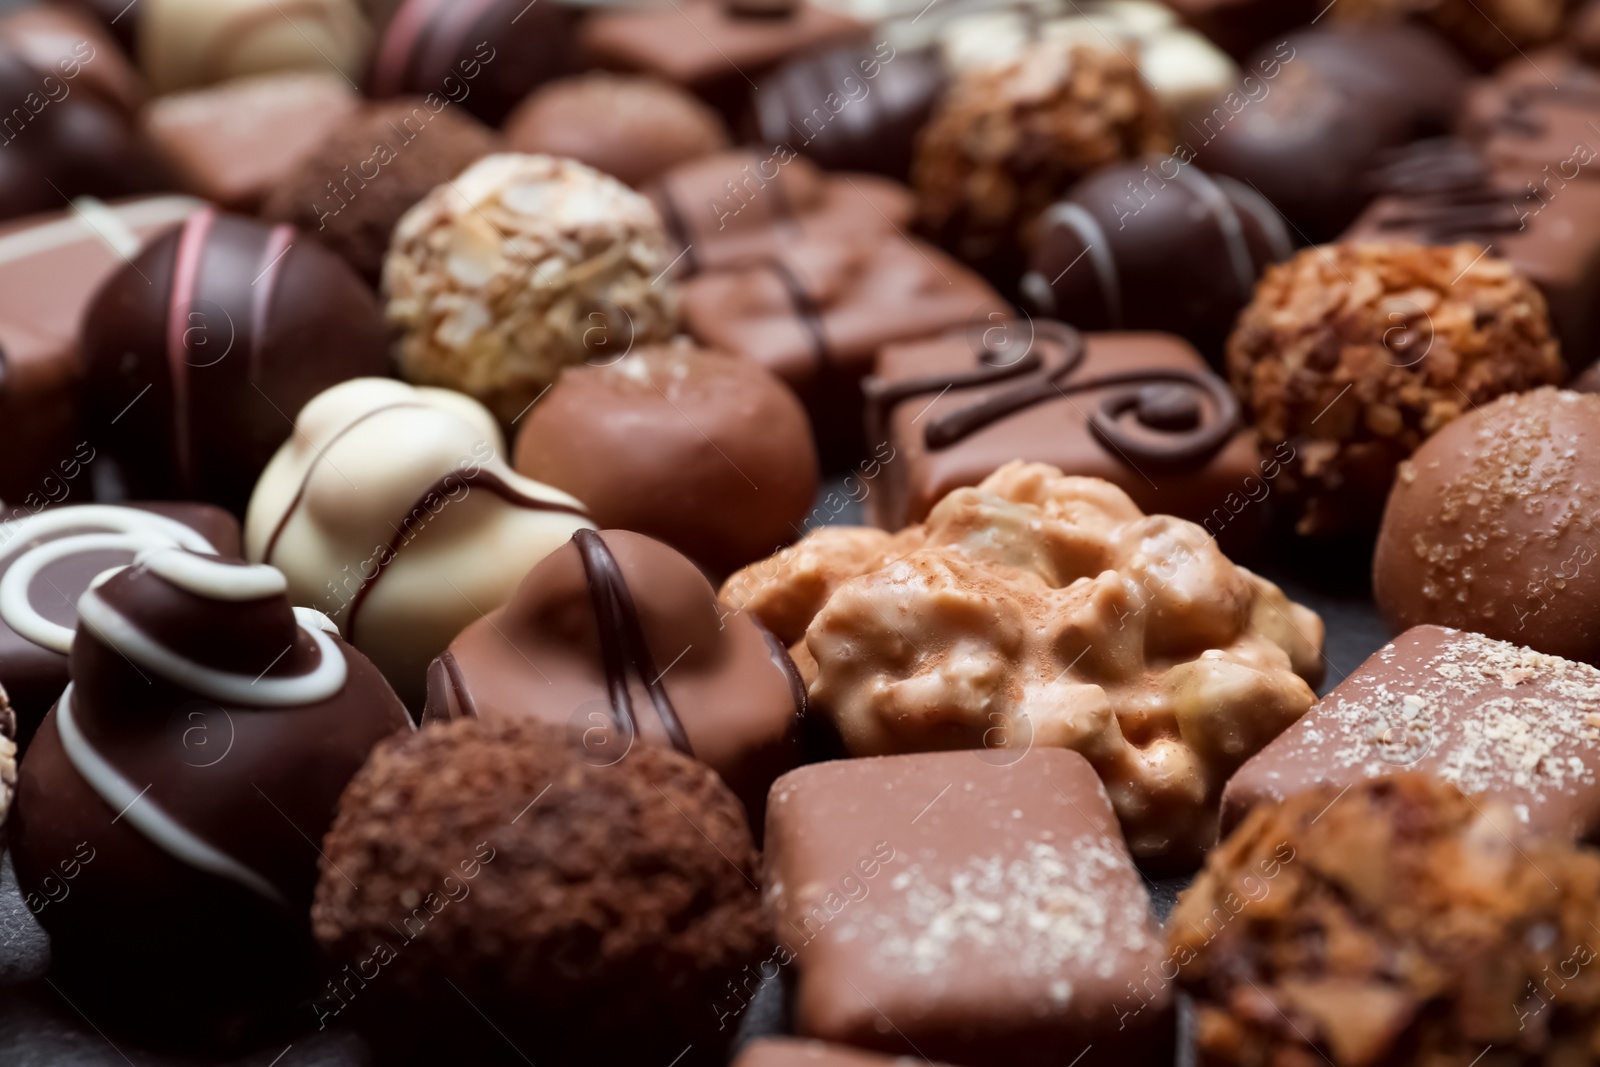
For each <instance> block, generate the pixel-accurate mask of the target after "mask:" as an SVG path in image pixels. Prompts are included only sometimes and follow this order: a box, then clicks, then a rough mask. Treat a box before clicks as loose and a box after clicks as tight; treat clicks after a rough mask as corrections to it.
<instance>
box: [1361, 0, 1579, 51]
mask: <svg viewBox="0 0 1600 1067" xmlns="http://www.w3.org/2000/svg"><path fill="white" fill-rule="evenodd" d="M1571 7H1572V0H1345V2H1344V3H1342V4H1339V5H1337V6H1336V7H1335V8H1334V9H1333V11H1332V12H1331V14H1332V16H1333V19H1332V21H1335V22H1350V23H1369V24H1371V23H1379V24H1381V23H1385V22H1398V21H1400V20H1402V19H1410V18H1420V19H1421V20H1422V21H1424V22H1426V23H1428V24H1429V25H1431V26H1433V27H1434V28H1435V29H1437V30H1438V31H1439V32H1440V33H1442V34H1444V35H1445V36H1446V37H1448V38H1449V39H1450V41H1451V42H1452V43H1453V44H1455V46H1456V47H1457V48H1459V49H1461V50H1462V51H1463V52H1465V53H1466V54H1467V55H1468V56H1470V57H1471V58H1472V59H1473V60H1474V61H1475V62H1477V63H1478V64H1480V65H1482V66H1484V67H1490V66H1493V65H1494V64H1496V63H1499V62H1501V61H1502V60H1507V59H1514V58H1516V57H1517V56H1522V57H1523V58H1524V59H1526V58H1527V57H1526V54H1525V50H1526V49H1530V48H1533V47H1535V46H1537V45H1541V44H1544V43H1545V42H1547V41H1550V40H1552V39H1554V38H1555V37H1556V36H1558V35H1559V34H1560V33H1561V27H1562V24H1563V23H1564V22H1565V20H1566V15H1567V11H1568V9H1570V8H1571Z"/></svg>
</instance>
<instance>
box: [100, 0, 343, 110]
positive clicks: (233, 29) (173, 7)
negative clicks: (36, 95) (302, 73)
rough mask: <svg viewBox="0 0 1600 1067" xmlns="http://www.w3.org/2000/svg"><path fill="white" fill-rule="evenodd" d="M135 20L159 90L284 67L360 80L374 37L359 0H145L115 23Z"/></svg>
mask: <svg viewBox="0 0 1600 1067" xmlns="http://www.w3.org/2000/svg"><path fill="white" fill-rule="evenodd" d="M96 6H97V7H98V6H99V0H96ZM133 20H137V21H138V26H137V28H136V29H134V30H132V35H133V36H134V37H135V38H136V39H137V50H138V56H139V65H140V67H142V68H143V70H144V74H145V77H146V78H148V79H149V81H150V85H151V88H152V89H154V91H155V92H156V93H158V94H164V93H172V92H178V91H180V90H183V89H194V88H198V87H200V86H203V85H212V84H215V83H217V82H223V81H228V80H230V79H233V78H242V77H249V76H251V75H255V74H270V73H273V72H275V71H284V70H321V71H332V72H336V73H338V74H340V75H341V76H343V78H344V79H345V80H346V81H348V82H351V83H352V84H353V83H354V82H355V80H356V79H357V78H359V77H360V73H361V64H362V62H363V61H364V60H365V58H366V55H367V51H368V49H369V47H370V46H371V43H372V29H371V27H370V26H369V25H368V23H367V20H366V17H365V16H364V15H363V14H362V12H361V6H360V5H359V4H358V3H356V2H355V0H294V2H292V3H286V2H280V0H138V2H137V3H134V4H128V5H126V6H125V7H124V9H123V10H122V11H121V12H120V13H118V14H116V15H115V16H114V17H113V19H112V23H111V25H112V29H114V30H115V29H117V28H118V27H120V26H121V24H122V23H125V22H130V21H133Z"/></svg>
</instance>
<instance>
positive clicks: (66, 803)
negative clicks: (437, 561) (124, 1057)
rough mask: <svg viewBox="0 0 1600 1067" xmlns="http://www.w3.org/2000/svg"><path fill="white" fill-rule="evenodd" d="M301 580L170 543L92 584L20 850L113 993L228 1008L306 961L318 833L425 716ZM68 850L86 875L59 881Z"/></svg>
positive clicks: (140, 1006) (287, 985)
mask: <svg viewBox="0 0 1600 1067" xmlns="http://www.w3.org/2000/svg"><path fill="white" fill-rule="evenodd" d="M62 543H63V542H61V541H56V542H50V543H47V544H46V545H43V546H41V547H40V548H36V549H34V550H33V553H34V555H35V556H41V555H42V556H45V557H48V556H50V555H52V554H58V551H57V550H56V549H55V548H54V547H53V546H59V545H61V544H62ZM29 564H30V561H29V559H28V557H26V556H25V557H24V558H23V559H22V560H21V561H20V563H18V564H15V565H13V571H12V573H16V569H17V567H19V566H23V567H25V566H28V565H29ZM287 587H288V583H287V582H286V581H285V580H284V577H283V575H282V574H281V573H280V572H279V571H277V570H276V569H274V568H272V567H262V566H251V565H248V564H245V563H244V562H243V561H242V560H234V559H225V558H222V557H218V556H210V555H200V554H196V553H191V552H188V551H186V550H184V549H180V548H173V547H158V548H152V549H148V550H146V551H143V552H141V553H139V555H138V556H136V557H135V560H134V563H133V565H132V566H129V567H123V568H119V569H117V570H115V571H113V572H111V573H109V574H108V575H104V576H102V578H101V579H99V580H97V582H96V583H95V584H94V585H92V586H91V587H90V589H89V590H88V591H87V592H85V593H84V594H83V596H82V597H81V598H80V599H79V601H78V612H79V615H80V617H81V618H82V619H83V620H84V622H85V623H86V625H85V626H83V627H81V628H80V629H79V630H78V633H77V635H76V636H75V637H74V638H73V641H72V652H71V657H70V659H71V673H72V683H71V684H70V685H69V686H68V687H67V690H66V692H65V693H63V694H62V696H61V699H60V701H58V702H57V704H56V706H55V708H53V709H52V710H51V712H50V714H49V716H48V717H47V718H46V719H45V722H44V725H43V726H42V727H41V728H40V730H39V733H38V736H37V737H36V738H35V739H34V743H33V745H32V747H31V748H30V749H29V751H28V755H27V757H26V758H25V759H24V761H23V767H22V771H21V781H20V783H19V789H18V803H17V810H16V812H15V815H14V820H13V824H12V831H13V832H12V844H11V852H12V856H13V858H14V860H15V863H16V869H17V880H18V884H19V886H20V887H21V890H22V893H23V896H24V899H25V900H29V901H37V902H38V903H37V905H36V906H34V907H33V908H32V910H33V911H34V913H35V914H36V916H37V917H38V919H39V921H40V922H41V923H42V924H43V925H44V927H45V929H46V930H47V931H48V932H49V933H50V937H51V949H52V956H53V960H54V968H55V973H56V974H57V975H58V976H59V979H60V980H61V981H66V982H71V983H72V984H73V985H74V986H75V987H79V988H81V989H82V990H83V991H84V992H85V994H87V995H88V996H89V997H90V998H91V1002H93V1003H95V1004H96V1007H97V1008H102V1007H103V1008H104V1009H105V1010H107V1011H118V1012H122V1011H126V1012H128V1013H129V1014H137V1015H141V1016H151V1015H153V1014H155V1013H158V1012H160V1011H161V1007H160V1006H161V1005H162V1004H166V1005H169V1007H168V1009H167V1010H168V1011H169V1012H170V1011H172V1010H177V1011H182V1012H186V1013H190V1014H193V1013H195V1012H197V1011H199V1012H211V1011H217V1010H222V1009H224V1008H226V1009H228V1010H229V1011H230V1012H231V1011H233V1010H238V1009H241V1008H242V1007H243V1006H244V1005H254V1004H260V1003H262V1002H265V1001H268V1000H271V999H273V998H274V997H276V996H277V995H280V994H287V993H292V992H294V991H296V989H297V988H298V983H297V981H296V979H302V980H303V979H305V978H308V977H309V974H308V972H307V969H306V968H307V964H308V961H309V959H310V955H309V954H310V950H311V943H310V937H309V934H310V930H309V923H308V913H309V910H310V905H311V897H312V891H313V888H314V886H315V883H316V878H317V861H318V851H317V842H318V841H320V840H321V837H322V835H323V833H324V832H325V831H326V830H327V827H328V825H329V824H330V823H331V822H332V819H333V815H334V810H335V807H336V805H337V802H338V798H339V794H340V792H341V791H342V790H343V788H344V786H345V783H346V782H348V781H349V779H350V777H351V775H353V774H354V773H355V772H356V770H357V769H358V768H359V767H360V766H361V764H362V762H363V761H364V760H365V759H366V756H367V753H368V751H369V750H370V749H371V748H372V746H373V745H374V744H376V743H377V742H378V741H380V740H381V739H383V738H384V737H386V736H388V735H389V734H392V733H394V732H396V731H398V730H406V729H408V728H409V722H408V719H407V717H406V714H405V709H404V708H403V707H402V706H401V704H400V701H399V700H398V699H397V698H396V697H395V695H394V693H393V691H392V690H390V688H389V687H388V685H387V684H386V683H385V682H384V680H383V678H382V676H381V675H379V673H378V670H377V668H376V667H374V666H373V665H372V664H371V663H370V662H369V661H368V660H367V659H366V657H364V656H362V655H361V654H360V653H358V652H356V651H355V650H354V649H352V648H350V647H349V646H348V645H346V644H345V643H344V642H343V641H341V640H340V639H339V638H338V636H337V631H336V630H335V629H334V627H333V625H332V623H330V622H329V621H328V619H327V618H326V617H325V616H323V615H321V614H320V613H318V612H315V611H309V610H306V609H303V608H292V607H290V604H289V599H288V597H286V596H285V595H284V593H285V591H286V589H287ZM31 626H32V628H34V629H39V630H48V629H51V628H55V629H58V630H65V628H64V627H59V626H58V625H57V624H55V623H52V622H51V621H50V620H48V619H45V618H43V617H36V618H34V619H32V621H31ZM65 862H75V863H76V868H75V869H76V876H75V877H74V878H73V879H72V881H71V892H70V893H68V894H66V895H62V894H60V893H59V892H49V891H48V890H49V885H48V884H47V881H46V880H47V879H52V878H54V877H55V876H56V874H57V871H58V869H59V867H60V865H61V864H62V863H65ZM102 995H104V997H105V999H106V1002H105V1003H102V1001H101V996H102ZM80 1003H83V1002H81V1001H80ZM91 1010H92V1009H91Z"/></svg>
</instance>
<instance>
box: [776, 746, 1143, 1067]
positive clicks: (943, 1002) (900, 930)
mask: <svg viewBox="0 0 1600 1067" xmlns="http://www.w3.org/2000/svg"><path fill="white" fill-rule="evenodd" d="M1011 755H1016V754H1015V753H1012V754H1011ZM993 756H994V753H975V752H937V753H924V754H919V755H910V756H886V757H881V758H875V759H853V760H839V761H837V762H832V763H817V764H812V765H810V766H808V767H802V768H800V769H799V770H796V771H792V772H790V773H789V774H786V775H784V776H783V777H782V778H780V779H778V781H777V782H776V783H775V784H774V785H773V787H772V794H771V797H770V799H769V802H768V808H767V835H766V843H767V889H766V892H767V899H768V902H769V904H770V905H771V907H772V911H773V916H774V919H775V920H776V925H777V937H778V939H779V951H780V952H781V953H784V954H785V955H786V956H792V961H793V966H794V967H795V969H796V982H795V1001H794V1013H795V1014H794V1017H795V1025H796V1029H797V1031H798V1032H799V1033H801V1034H804V1035H806V1036H809V1037H815V1038H819V1039H822V1040H824V1041H833V1042H839V1043H841V1044H847V1045H854V1046H857V1047H861V1048H866V1049H873V1050H876V1051H880V1052H885V1053H892V1054H898V1055H912V1056H917V1057H926V1058H928V1059H930V1060H937V1059H947V1060H950V1061H951V1062H953V1063H961V1064H969V1065H971V1067H1002V1065H1004V1067H1034V1065H1037V1067H1045V1065H1047V1064H1049V1065H1059V1064H1066V1063H1074V1062H1076V1063H1077V1064H1078V1067H1089V1065H1092V1064H1118V1065H1123V1067H1125V1065H1126V1064H1130V1063H1163V1062H1165V1063H1170V1062H1171V1057H1172V1038H1173V1032H1172V1011H1171V1001H1170V998H1169V996H1168V995H1167V993H1166V992H1165V990H1164V989H1163V990H1162V992H1159V993H1155V994H1152V993H1150V992H1149V991H1148V989H1149V987H1148V986H1147V985H1139V984H1137V983H1138V982H1139V980H1140V979H1141V977H1142V976H1143V973H1144V969H1145V968H1147V967H1149V968H1156V967H1157V966H1158V965H1159V964H1160V962H1161V959H1162V943H1161V937H1160V934H1159V933H1158V932H1157V929H1156V926H1155V923H1154V921H1153V919H1152V917H1151V915H1150V902H1149V897H1148V896H1147V895H1146V893H1145V888H1144V885H1143V883H1142V882H1141V881H1140V877H1141V876H1140V874H1139V872H1138V871H1137V870H1136V869H1135V868H1134V866H1133V862H1132V860H1131V859H1129V856H1128V852H1127V848H1126V847H1125V846H1124V844H1123V840H1122V835H1121V831H1120V830H1119V828H1118V826H1117V820H1116V816H1115V815H1114V814H1113V813H1112V810H1111V802H1110V800H1109V799H1108V798H1107V796H1106V792H1105V789H1104V788H1103V787H1102V786H1101V784H1100V780H1099V778H1098V777H1097V776H1096V775H1095V772H1094V769H1093V768H1092V767H1090V765H1089V763H1088V761H1087V760H1085V759H1084V758H1083V757H1082V756H1080V755H1078V754H1077V753H1075V752H1071V751H1068V750H1065V749H1034V750H1032V751H1029V752H1027V753H1026V754H1023V755H1022V756H1021V757H1020V758H1018V759H1016V761H1015V762H1012V763H1009V764H1004V763H1001V762H1000V761H998V760H996V759H994V758H993ZM780 958H782V957H780ZM1080 1055H1081V1056H1082V1059H1081V1060H1076V1059H1075V1057H1078V1056H1080Z"/></svg>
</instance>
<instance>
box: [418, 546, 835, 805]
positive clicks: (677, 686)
mask: <svg viewBox="0 0 1600 1067" xmlns="http://www.w3.org/2000/svg"><path fill="white" fill-rule="evenodd" d="M804 713H805V689H804V686H803V685H802V684H801V681H800V676H799V674H798V672H796V670H795V668H794V664H793V663H792V662H790V660H789V655H788V653H787V652H785V651H784V649H783V646H782V645H781V644H779V643H778V641H777V639H776V638H774V637H773V636H772V635H771V634H770V633H769V632H767V630H766V629H765V628H764V627H762V626H761V624H760V623H758V622H756V621H755V620H754V619H752V618H751V617H750V616H749V615H745V614H742V613H739V612H735V611H732V610H730V609H729V608H727V607H726V606H725V605H723V604H722V603H721V602H720V601H718V600H717V595H716V591H715V590H714V589H712V588H711V586H710V585H709V584H708V583H707V582H706V580H705V577H704V575H702V574H701V573H700V572H699V571H698V570H697V569H696V568H695V566H694V564H693V563H691V562H690V561H689V560H687V559H685V558H684V557H683V556H680V555H679V554H678V553H676V552H674V551H673V550H672V549H671V548H668V547H667V546H666V545H663V544H662V543H661V542H659V541H654V540H651V539H650V538H648V537H645V536H644V535H642V534H635V533H628V532H626V531H623V530H608V531H606V532H605V533H603V534H600V533H595V532H594V531H592V530H579V531H578V532H577V534H576V535H574V537H573V539H572V540H571V541H570V542H569V543H568V544H566V545H563V546H562V547H561V548H559V549H557V550H556V551H554V552H552V553H550V555H549V556H547V557H546V558H545V560H544V561H543V562H542V563H540V564H539V565H538V566H537V567H535V568H534V569H533V570H531V571H529V572H528V576H527V577H526V578H525V579H523V582H522V584H521V585H520V586H519V587H518V588H517V591H516V593H515V595H513V596H512V598H511V600H510V602H509V603H507V604H506V606H505V607H504V608H503V609H501V610H499V611H495V612H492V613H490V614H489V615H487V616H485V617H484V618H482V619H480V620H478V621H477V622H475V623H473V624H472V625H470V626H468V627H467V628H466V629H465V630H463V631H462V632H461V636H459V637H457V638H456V639H455V640H454V641H452V642H451V643H450V648H449V650H448V651H446V652H445V653H444V655H442V656H440V657H439V658H438V659H436V660H434V662H433V665H432V666H431V667H429V668H428V705H427V711H426V713H425V715H424V721H425V722H427V721H446V720H451V719H472V718H476V719H483V720H486V721H488V722H491V723H493V722H504V721H506V720H508V719H519V718H533V719H539V720H542V721H545V722H549V723H552V724H554V725H556V726H561V727H565V728H566V729H567V730H568V732H569V734H570V735H571V737H572V738H573V740H574V741H576V742H577V743H578V744H579V745H580V746H581V748H582V752H583V758H584V759H585V761H586V762H589V763H594V764H604V765H609V764H612V763H616V762H618V761H620V760H623V759H624V758H625V757H626V756H627V754H628V753H629V752H630V751H631V750H632V749H633V748H634V747H635V746H636V745H638V746H658V745H664V746H669V747H671V748H675V749H677V750H678V751H679V752H682V753H684V754H685V755H690V756H694V757H695V758H696V759H698V760H700V761H701V762H703V763H707V764H710V765H711V766H712V767H714V768H715V769H716V771H717V773H718V774H719V775H721V776H722V780H723V781H724V782H727V783H728V787H729V788H730V789H732V790H733V792H734V793H735V794H736V795H737V796H738V797H739V799H740V800H741V801H742V802H743V803H744V806H745V810H746V811H747V812H749V814H750V822H751V825H752V826H754V827H756V828H758V832H759V828H760V826H761V825H762V813H763V812H765V810H766V804H767V788H768V787H769V786H771V785H772V782H773V779H775V778H777V777H778V775H780V774H782V773H784V772H785V771H787V770H789V769H790V768H792V767H794V766H796V765H797V764H798V763H799V762H800V761H801V758H802V752H801V738H800V724H801V717H802V716H803V715H804Z"/></svg>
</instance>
